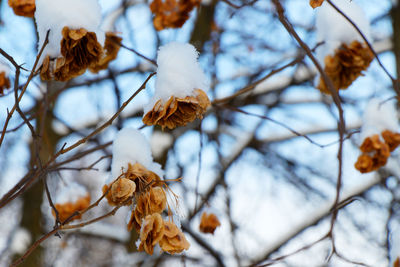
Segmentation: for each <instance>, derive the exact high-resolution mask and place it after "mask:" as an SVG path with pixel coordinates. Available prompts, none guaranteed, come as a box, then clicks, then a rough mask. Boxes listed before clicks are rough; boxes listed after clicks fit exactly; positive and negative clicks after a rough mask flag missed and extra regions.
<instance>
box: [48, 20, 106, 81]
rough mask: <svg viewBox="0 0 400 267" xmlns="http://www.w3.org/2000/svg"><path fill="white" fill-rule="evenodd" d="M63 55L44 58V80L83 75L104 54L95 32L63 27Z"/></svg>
mask: <svg viewBox="0 0 400 267" xmlns="http://www.w3.org/2000/svg"><path fill="white" fill-rule="evenodd" d="M62 36H63V38H62V39H61V55H62V56H61V57H58V58H56V59H50V57H49V56H46V57H45V59H44V60H43V64H42V70H41V73H40V77H41V78H42V79H43V80H49V79H55V80H57V81H67V80H70V79H72V78H74V77H76V76H79V75H82V74H83V73H84V72H85V71H86V69H87V68H89V67H90V66H95V65H96V64H97V62H98V61H99V60H100V58H101V57H102V55H103V48H102V46H101V45H100V43H98V42H97V37H96V34H95V33H94V32H88V31H87V30H86V29H84V28H79V29H70V28H69V27H67V26H66V27H64V28H63V29H62Z"/></svg>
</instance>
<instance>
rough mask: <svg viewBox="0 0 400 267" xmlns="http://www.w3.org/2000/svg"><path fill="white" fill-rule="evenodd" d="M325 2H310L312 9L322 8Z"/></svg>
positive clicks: (318, 0) (317, 0)
mask: <svg viewBox="0 0 400 267" xmlns="http://www.w3.org/2000/svg"><path fill="white" fill-rule="evenodd" d="M323 2H324V0H310V6H311V7H312V8H317V7H319V6H321V5H322V3H323Z"/></svg>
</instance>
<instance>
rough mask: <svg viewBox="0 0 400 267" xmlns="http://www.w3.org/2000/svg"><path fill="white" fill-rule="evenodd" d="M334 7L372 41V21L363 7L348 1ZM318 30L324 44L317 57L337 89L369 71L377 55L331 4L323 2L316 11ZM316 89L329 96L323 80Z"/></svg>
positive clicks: (344, 87) (338, 1)
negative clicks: (367, 17)
mask: <svg viewBox="0 0 400 267" xmlns="http://www.w3.org/2000/svg"><path fill="white" fill-rule="evenodd" d="M334 4H335V5H336V6H337V7H338V8H339V9H340V10H341V11H342V12H343V13H344V14H345V15H346V16H347V17H349V18H350V19H351V20H352V21H353V22H354V23H355V24H356V25H357V27H358V28H359V29H360V30H361V32H362V33H363V35H364V36H365V37H366V38H367V39H369V36H370V29H369V22H368V20H367V19H366V17H365V15H364V14H363V13H362V10H361V8H360V7H359V6H357V5H356V4H355V3H354V2H351V1H347V0H336V1H334ZM332 25H335V27H332ZM316 27H317V42H318V43H323V44H322V45H321V46H319V47H318V48H317V57H318V59H319V61H320V63H321V64H322V65H323V67H324V70H325V72H326V74H327V75H328V77H329V78H330V79H331V80H332V82H333V85H334V87H335V89H336V90H339V89H347V88H348V87H349V86H350V85H351V84H352V83H353V81H355V80H356V79H357V78H358V77H359V76H361V75H362V72H363V71H364V70H366V69H367V68H368V66H369V64H370V63H371V61H372V60H373V59H374V55H373V53H372V51H371V50H370V49H369V47H368V46H367V44H365V42H364V40H363V38H362V36H361V35H360V34H359V33H358V32H357V30H356V29H355V28H354V27H353V25H352V24H351V23H350V22H348V21H347V19H346V18H345V17H344V16H342V15H341V14H340V13H339V12H337V11H336V10H335V9H334V8H333V7H332V6H331V5H330V4H329V3H326V2H325V3H323V4H322V6H321V7H320V8H319V9H318V10H317V21H316ZM317 88H318V89H319V90H320V91H321V92H323V93H328V94H329V93H330V92H329V90H328V88H327V86H326V85H325V82H324V81H323V79H322V77H320V78H319V79H318V85H317Z"/></svg>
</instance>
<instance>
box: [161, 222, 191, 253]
mask: <svg viewBox="0 0 400 267" xmlns="http://www.w3.org/2000/svg"><path fill="white" fill-rule="evenodd" d="M159 244H160V247H161V249H162V250H163V251H165V252H168V253H170V254H175V253H181V252H182V251H183V250H188V249H189V247H190V244H189V242H188V241H187V240H186V237H185V235H184V234H183V233H182V231H181V230H179V228H178V227H177V226H176V225H175V224H174V223H173V222H169V221H164V236H163V237H162V239H161V240H160V241H159Z"/></svg>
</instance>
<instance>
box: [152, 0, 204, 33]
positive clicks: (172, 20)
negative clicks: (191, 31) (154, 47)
mask: <svg viewBox="0 0 400 267" xmlns="http://www.w3.org/2000/svg"><path fill="white" fill-rule="evenodd" d="M200 2H201V0H164V1H163V0H154V1H153V2H152V3H151V4H150V10H151V12H153V14H154V19H153V24H154V28H156V30H157V31H161V30H164V29H165V28H180V27H182V25H183V24H185V22H186V21H187V20H188V19H189V13H190V11H192V9H193V8H195V7H196V6H199V5H200Z"/></svg>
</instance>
